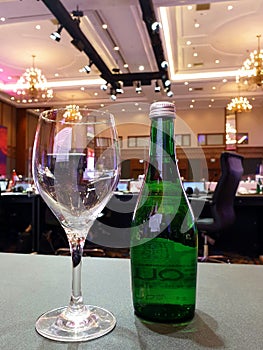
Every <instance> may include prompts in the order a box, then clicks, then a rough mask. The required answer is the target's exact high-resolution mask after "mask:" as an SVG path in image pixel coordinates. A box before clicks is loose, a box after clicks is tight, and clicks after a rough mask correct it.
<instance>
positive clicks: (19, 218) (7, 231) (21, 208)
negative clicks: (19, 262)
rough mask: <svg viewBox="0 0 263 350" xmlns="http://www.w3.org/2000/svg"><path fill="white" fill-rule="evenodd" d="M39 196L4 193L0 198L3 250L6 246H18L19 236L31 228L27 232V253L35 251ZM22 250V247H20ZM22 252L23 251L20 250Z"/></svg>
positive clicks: (0, 233)
mask: <svg viewBox="0 0 263 350" xmlns="http://www.w3.org/2000/svg"><path fill="white" fill-rule="evenodd" d="M38 210H39V196H38V195H28V194H26V193H19V192H17V193H14V192H6V193H2V194H1V196H0V221H1V225H0V239H2V240H3V241H4V243H3V249H7V250H8V249H9V247H8V245H15V246H16V245H19V244H18V240H19V239H20V240H22V239H23V237H22V236H21V237H19V236H18V235H19V234H23V233H24V231H25V230H26V229H27V228H28V227H29V226H31V230H30V232H28V235H29V236H28V237H26V240H27V241H28V242H27V244H26V247H24V252H25V250H26V251H27V252H32V251H35V250H36V248H37V244H38V237H39V230H40V228H39V220H38V218H39V215H38ZM1 248H2V247H1ZM21 249H22V247H21ZM22 250H23V249H22Z"/></svg>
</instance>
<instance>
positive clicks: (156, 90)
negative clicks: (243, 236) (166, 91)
mask: <svg viewBox="0 0 263 350" xmlns="http://www.w3.org/2000/svg"><path fill="white" fill-rule="evenodd" d="M154 91H155V92H160V91H161V87H160V85H159V84H158V81H157V80H156V82H155V88H154Z"/></svg>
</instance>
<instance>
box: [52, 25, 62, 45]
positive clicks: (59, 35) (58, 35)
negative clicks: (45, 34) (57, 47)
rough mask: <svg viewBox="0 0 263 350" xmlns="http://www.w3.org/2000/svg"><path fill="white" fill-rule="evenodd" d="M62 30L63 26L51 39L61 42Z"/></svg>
mask: <svg viewBox="0 0 263 350" xmlns="http://www.w3.org/2000/svg"><path fill="white" fill-rule="evenodd" d="M62 29H63V26H62V25H60V26H59V28H58V30H57V31H56V32H53V33H52V34H50V38H51V39H52V40H55V41H60V39H61V32H62Z"/></svg>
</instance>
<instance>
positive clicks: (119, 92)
mask: <svg viewBox="0 0 263 350" xmlns="http://www.w3.org/2000/svg"><path fill="white" fill-rule="evenodd" d="M116 93H117V94H123V93H124V91H123V88H122V83H121V82H120V81H119V82H118V83H117V87H116Z"/></svg>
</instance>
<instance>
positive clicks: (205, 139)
mask: <svg viewBox="0 0 263 350" xmlns="http://www.w3.org/2000/svg"><path fill="white" fill-rule="evenodd" d="M197 140H198V145H199V146H219V145H224V134H198V135H197Z"/></svg>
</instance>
